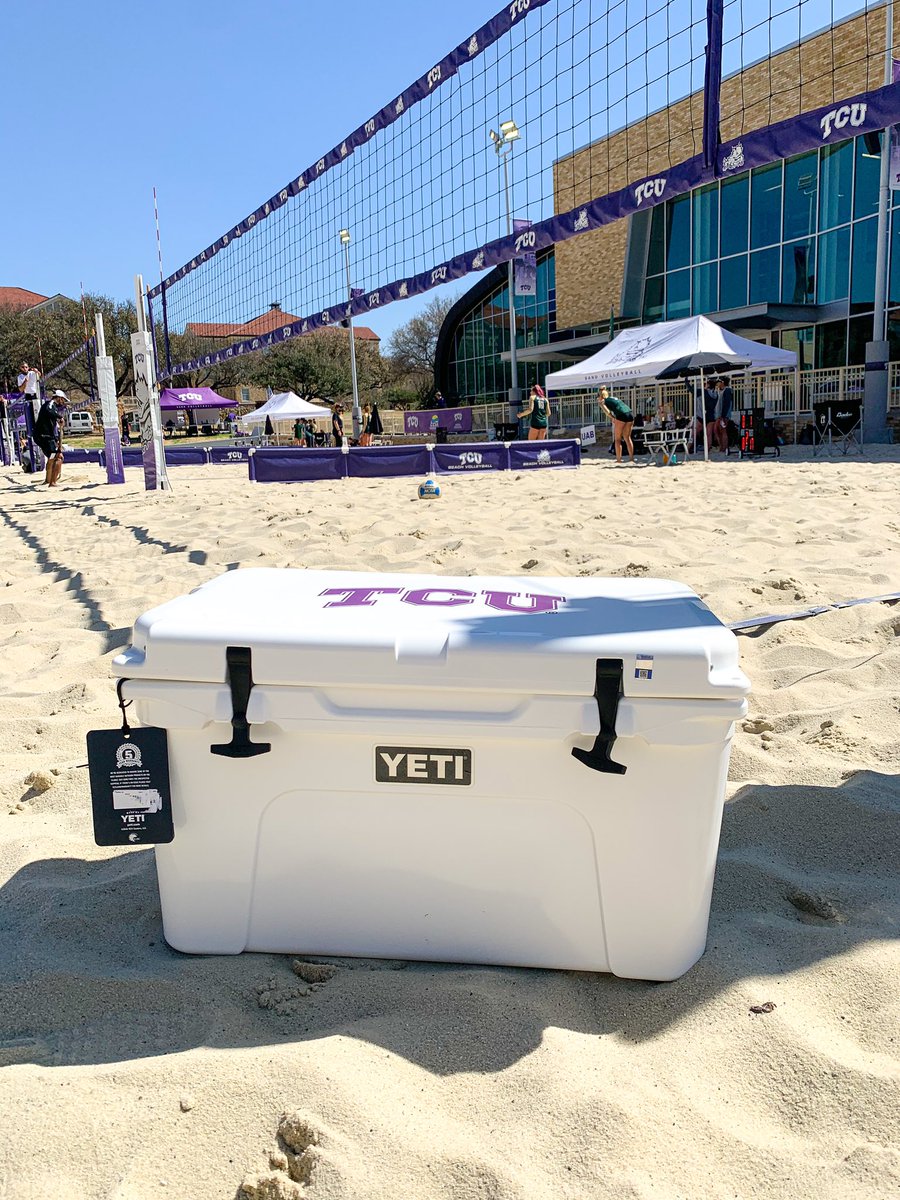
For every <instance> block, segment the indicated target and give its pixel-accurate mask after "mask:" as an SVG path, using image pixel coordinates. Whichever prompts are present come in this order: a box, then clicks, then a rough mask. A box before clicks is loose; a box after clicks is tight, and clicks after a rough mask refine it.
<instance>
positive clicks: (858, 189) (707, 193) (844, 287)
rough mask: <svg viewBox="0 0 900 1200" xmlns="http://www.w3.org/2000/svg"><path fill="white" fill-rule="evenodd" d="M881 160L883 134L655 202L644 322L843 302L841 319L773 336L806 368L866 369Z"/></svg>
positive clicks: (897, 260)
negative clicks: (855, 366) (767, 306)
mask: <svg viewBox="0 0 900 1200" xmlns="http://www.w3.org/2000/svg"><path fill="white" fill-rule="evenodd" d="M880 155H881V135H880V134H867V135H865V136H862V137H858V138H851V139H849V140H848V141H845V142H840V143H838V144H836V145H834V146H825V147H823V148H822V149H821V150H818V151H816V150H814V151H811V152H809V153H807V154H800V155H797V156H796V157H794V158H789V159H785V160H783V161H782V162H778V163H772V164H771V165H769V166H766V167H758V168H756V169H754V170H752V171H745V172H743V174H740V175H733V176H731V177H729V178H728V179H723V180H721V181H717V182H716V183H710V184H706V185H704V186H703V187H699V188H695V189H694V191H693V192H692V193H691V194H690V195H689V196H679V197H678V198H677V199H675V200H669V201H667V202H666V203H665V204H661V205H658V206H657V207H656V208H655V209H654V210H653V216H652V218H651V227H650V243H649V247H648V255H647V276H646V279H645V281H644V292H643V304H642V312H641V316H642V319H643V320H644V321H659V320H673V319H675V318H677V317H686V316H690V315H692V314H697V313H714V312H721V311H722V310H724V309H734V308H745V307H747V306H748V305H755V304H788V305H813V304H817V305H821V304H831V303H834V302H844V303H845V304H846V305H847V316H846V317H841V319H839V320H836V321H828V322H824V323H820V324H818V325H810V326H809V327H808V328H806V329H794V330H786V331H783V332H782V333H781V334H780V335H779V336H780V340H781V343H782V345H784V346H785V347H787V348H790V349H792V350H797V351H798V352H799V354H800V359H801V363H802V365H803V366H807V367H811V366H816V367H835V366H843V365H844V364H845V363H847V362H850V363H862V362H863V361H864V360H865V343H866V342H867V341H869V340H870V339H871V337H872V310H873V308H874V302H875V244H876V236H875V234H876V227H877V217H876V214H877V211H878V178H879V164H880ZM894 195H895V196H896V195H897V193H894ZM894 218H895V220H894V232H893V244H894V246H895V247H897V246H898V244H900V218H898V214H897V213H895V214H894ZM892 258H893V260H894V262H893V264H892V271H891V294H890V303H892V304H897V303H900V249H897V251H896V252H895V253H894V254H893V255H892Z"/></svg>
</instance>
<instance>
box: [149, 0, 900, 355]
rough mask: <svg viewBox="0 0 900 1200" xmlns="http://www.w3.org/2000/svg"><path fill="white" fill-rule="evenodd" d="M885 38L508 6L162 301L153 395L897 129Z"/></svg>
mask: <svg viewBox="0 0 900 1200" xmlns="http://www.w3.org/2000/svg"><path fill="white" fill-rule="evenodd" d="M879 21H880V26H879ZM884 22H885V6H884V5H883V4H881V3H877V4H876V3H866V4H865V5H864V6H863V7H862V8H861V7H860V4H859V0H512V2H511V3H509V4H507V5H506V6H504V8H503V9H502V10H501V11H500V12H499V13H497V15H496V16H494V17H493V18H492V19H491V20H490V21H488V22H487V23H486V24H485V25H483V26H482V27H481V28H480V29H478V30H476V31H475V32H474V33H472V34H471V35H470V36H469V37H467V38H465V39H464V40H463V41H462V42H461V43H460V44H459V45H458V46H456V47H455V48H454V49H453V50H451V51H450V53H449V54H447V55H445V56H444V57H443V58H440V59H439V60H437V61H436V62H434V64H433V65H431V66H428V68H427V69H426V70H425V72H424V73H423V74H422V75H421V76H420V77H419V78H418V79H416V80H415V81H414V82H413V83H411V84H410V85H409V86H408V87H406V88H404V89H403V90H402V91H400V92H399V93H398V94H397V95H395V96H393V97H391V98H389V99H388V101H387V103H386V104H385V105H384V106H383V107H382V108H380V109H379V110H378V111H377V112H376V113H374V114H373V115H371V116H369V117H367V118H366V119H365V120H363V122H362V123H361V124H360V125H359V126H358V127H357V128H356V129H354V130H352V131H350V132H349V133H348V134H347V136H346V137H344V138H343V139H342V140H341V141H340V142H339V143H338V144H337V145H336V146H334V147H332V148H331V149H325V148H324V147H323V153H322V155H321V157H320V158H319V159H318V160H317V161H315V162H314V163H312V164H310V165H309V166H307V167H305V168H304V169H303V170H301V171H298V173H296V174H295V175H293V176H292V178H291V179H290V180H289V181H288V182H287V183H286V184H285V185H284V187H283V188H281V189H280V190H279V191H278V192H277V193H276V194H275V195H274V196H271V197H269V198H268V199H267V200H265V201H264V202H263V203H262V204H261V205H260V206H259V207H258V208H257V209H256V210H255V211H254V212H252V213H250V214H249V215H247V216H246V217H245V218H243V219H242V220H241V221H239V222H237V223H236V224H235V225H234V226H232V227H231V228H230V229H228V230H226V231H224V232H223V233H222V234H221V235H220V236H219V237H218V238H217V239H216V240H215V241H214V242H212V243H211V244H210V245H208V246H206V247H205V248H203V249H202V250H200V251H199V252H198V253H197V254H196V255H195V256H194V257H193V258H191V260H190V261H189V262H187V263H185V264H184V265H183V266H181V267H180V268H179V269H178V270H177V271H175V272H174V273H173V274H171V275H170V276H169V277H168V278H167V279H165V280H164V281H162V282H161V283H160V284H158V285H157V286H156V287H154V288H152V289H151V290H150V292H149V298H150V306H151V318H152V320H153V323H154V326H155V328H156V329H157V330H158V332H159V342H160V346H161V352H160V363H159V369H160V375H161V377H162V378H170V377H172V376H174V375H178V374H182V373H185V372H186V371H190V370H195V369H198V368H200V367H203V366H211V365H214V364H218V363H222V362H225V361H227V360H230V359H232V358H236V357H240V356H241V355H244V354H250V353H254V352H257V351H260V350H264V349H265V348H266V347H267V346H271V345H275V344H277V343H280V342H283V341H287V340H289V339H290V338H293V337H297V336H301V335H302V334H304V333H307V332H311V331H313V330H316V329H321V328H324V327H327V326H331V325H335V324H337V323H339V322H341V321H343V320H346V318H347V317H348V316H353V317H354V318H357V317H365V316H366V315H367V314H369V313H371V312H373V311H374V310H376V309H379V308H381V307H383V306H384V305H386V304H390V303H392V302H394V301H397V300H403V299H405V298H407V297H411V296H415V295H419V294H421V293H423V292H425V291H428V290H429V289H431V288H436V287H440V286H442V285H445V284H447V283H450V282H452V281H454V280H459V279H462V278H464V277H465V276H467V275H469V274H473V273H477V272H480V271H484V270H487V269H489V268H491V267H495V266H498V265H500V264H503V263H506V262H507V261H508V260H509V259H510V258H515V257H516V256H519V255H521V254H523V253H529V252H534V251H537V250H540V249H543V248H546V247H549V246H551V245H553V244H555V243H559V242H563V241H567V240H568V239H571V238H574V237H577V236H579V235H581V234H584V233H588V232H590V231H591V230H595V229H598V228H601V227H602V226H604V225H607V224H610V223H612V222H614V221H618V220H620V219H622V218H624V217H627V216H629V215H631V214H632V213H635V212H637V211H639V210H641V209H645V208H649V207H653V206H655V205H657V204H660V203H662V202H664V201H665V200H667V199H671V198H672V197H674V196H677V195H679V194H682V193H685V192H687V191H689V190H691V189H692V188H694V187H696V186H698V185H699V184H702V183H704V182H709V181H713V180H715V179H717V178H724V177H726V176H728V175H729V174H731V173H735V172H738V171H743V170H746V169H748V168H750V167H754V166H761V165H764V164H766V163H768V162H773V161H775V160H777V159H780V158H785V157H789V156H790V155H794V154H799V153H803V152H804V151H808V150H809V149H811V148H814V147H817V146H821V145H825V144H828V143H829V142H833V141H838V140H842V139H846V138H847V137H849V136H852V135H853V134H855V133H865V132H871V131H877V130H880V129H882V128H885V127H888V126H890V125H892V124H894V123H895V122H898V121H900V99H898V95H897V93H898V91H900V88H898V86H897V85H894V84H892V83H891V84H888V85H885V59H886V54H885V44H886V43H885V36H884V35H885V26H884ZM491 130H492V131H494V135H495V138H494V141H492V140H491V136H490V135H489V131H491ZM495 151H496V152H495ZM507 179H508V183H507ZM513 219H514V220H515V225H514V226H513V224H512V221H513ZM340 230H345V231H346V234H345V235H344V237H345V241H346V238H347V235H349V238H350V241H349V246H345V245H344V244H343V243H342V242H341V240H340V237H339V231H340ZM348 250H349V262H350V268H349V276H350V278H349V283H348V272H347V261H348V260H347V257H346V255H347V252H348Z"/></svg>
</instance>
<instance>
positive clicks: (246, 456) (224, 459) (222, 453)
mask: <svg viewBox="0 0 900 1200" xmlns="http://www.w3.org/2000/svg"><path fill="white" fill-rule="evenodd" d="M207 453H208V454H209V461H210V462H211V463H229V462H233V463H245V462H249V460H250V447H249V446H209V447H207Z"/></svg>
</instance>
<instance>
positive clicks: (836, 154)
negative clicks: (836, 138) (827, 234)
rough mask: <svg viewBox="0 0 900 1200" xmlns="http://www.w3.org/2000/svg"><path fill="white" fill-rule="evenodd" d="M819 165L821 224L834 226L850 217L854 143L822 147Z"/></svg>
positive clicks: (821, 225)
mask: <svg viewBox="0 0 900 1200" xmlns="http://www.w3.org/2000/svg"><path fill="white" fill-rule="evenodd" d="M821 153H822V160H821V163H820V165H819V228H820V229H832V228H834V226H836V225H846V223H847V222H848V221H849V220H850V202H851V199H852V194H853V143H852V142H839V143H838V145H836V146H825V147H823V149H822V152H821Z"/></svg>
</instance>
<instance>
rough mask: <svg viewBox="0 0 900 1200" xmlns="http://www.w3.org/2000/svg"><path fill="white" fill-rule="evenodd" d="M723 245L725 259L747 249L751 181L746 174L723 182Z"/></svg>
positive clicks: (722, 250)
mask: <svg viewBox="0 0 900 1200" xmlns="http://www.w3.org/2000/svg"><path fill="white" fill-rule="evenodd" d="M721 196H722V199H721V207H722V243H721V253H722V257H723V258H728V257H729V255H731V254H742V253H743V252H744V251H745V250H746V249H747V230H748V221H749V217H750V179H749V176H748V175H747V174H746V172H745V173H744V174H743V175H735V176H734V177H733V178H732V179H723V180H722V190H721Z"/></svg>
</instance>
